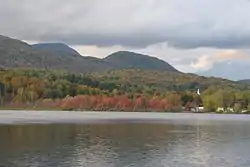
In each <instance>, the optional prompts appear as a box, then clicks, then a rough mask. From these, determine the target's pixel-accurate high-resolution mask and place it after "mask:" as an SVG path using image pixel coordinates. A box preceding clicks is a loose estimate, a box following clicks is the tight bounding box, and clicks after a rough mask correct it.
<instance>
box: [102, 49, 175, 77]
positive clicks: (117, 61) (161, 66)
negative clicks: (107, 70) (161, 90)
mask: <svg viewBox="0 0 250 167" xmlns="http://www.w3.org/2000/svg"><path fill="white" fill-rule="evenodd" d="M104 60H105V61H107V62H109V63H110V64H113V65H115V66H117V67H119V68H120V69H146V70H157V71H168V72H178V71H177V70H176V69H175V68H174V67H172V66H171V65H170V64H168V63H167V62H165V61H163V60H160V59H158V58H156V57H151V56H148V55H142V54H138V53H134V52H128V51H119V52H116V53H113V54H111V55H109V56H107V57H106V58H104Z"/></svg>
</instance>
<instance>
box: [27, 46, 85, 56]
mask: <svg viewBox="0 0 250 167" xmlns="http://www.w3.org/2000/svg"><path fill="white" fill-rule="evenodd" d="M32 47H33V48H36V49H43V50H48V51H52V52H55V53H58V54H65V55H68V56H80V54H79V53H78V52H77V51H76V50H74V49H73V48H71V47H69V46H68V45H66V44H63V43H39V44H34V45H32Z"/></svg>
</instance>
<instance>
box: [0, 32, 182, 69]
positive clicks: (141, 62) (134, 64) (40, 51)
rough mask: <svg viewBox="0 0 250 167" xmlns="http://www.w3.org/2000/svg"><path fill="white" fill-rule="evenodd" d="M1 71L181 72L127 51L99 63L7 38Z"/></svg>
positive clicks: (2, 42) (61, 47)
mask: <svg viewBox="0 0 250 167" xmlns="http://www.w3.org/2000/svg"><path fill="white" fill-rule="evenodd" d="M0 67H5V68H17V67H18V68H20V67H25V68H27V67H30V68H40V69H56V70H66V71H69V72H77V73H83V72H93V71H105V70H110V69H130V68H133V69H147V70H161V71H169V72H170V71H171V72H177V70H176V69H175V68H174V67H172V66H171V65H169V64H168V63H167V62H165V61H163V60H159V59H157V58H153V57H150V56H147V55H142V54H138V53H132V52H125V51H123V52H117V53H114V54H111V55H110V56H107V57H106V58H104V59H98V58H95V57H85V56H81V55H80V54H79V53H78V52H77V51H75V50H74V49H72V48H70V47H69V46H67V45H66V44H61V43H42V44H36V45H29V44H27V43H25V42H22V41H20V40H16V39H12V38H9V37H5V36H0Z"/></svg>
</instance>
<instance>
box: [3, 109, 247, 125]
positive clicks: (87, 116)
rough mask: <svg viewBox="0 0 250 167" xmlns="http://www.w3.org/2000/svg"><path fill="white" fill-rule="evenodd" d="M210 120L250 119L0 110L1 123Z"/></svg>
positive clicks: (244, 117)
mask: <svg viewBox="0 0 250 167" xmlns="http://www.w3.org/2000/svg"><path fill="white" fill-rule="evenodd" d="M210 121H215V122H217V121H224V122H230V121H248V122H249V121H250V115H243V114H212V113H204V114H195V113H153V112H98V111H89V112H74V111H60V113H59V112H58V111H21V110H20V111H13V110H12V111H11V110H0V125H4V124H12V125H16V124H90V123H94V124H98V123H170V122H171V123H178V124H183V123H184V124H188V123H194V122H197V123H206V122H210Z"/></svg>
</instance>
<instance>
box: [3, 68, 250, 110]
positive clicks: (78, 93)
mask: <svg viewBox="0 0 250 167" xmlns="http://www.w3.org/2000/svg"><path fill="white" fill-rule="evenodd" d="M41 78H42V80H41ZM198 88H200V89H201V94H202V95H201V97H199V96H197V94H196V93H195V92H196V90H197V89H198ZM201 98H202V99H201ZM238 101H241V102H244V103H240V104H238V103H237V102H238ZM200 103H203V105H204V106H205V107H206V109H207V110H209V111H210V110H211V111H214V110H215V109H217V107H221V106H226V107H231V106H234V105H236V103H237V106H236V107H238V108H239V105H240V107H241V108H242V109H246V108H249V109H250V86H248V85H246V84H240V83H238V82H233V81H229V80H223V79H219V78H205V77H200V76H197V75H192V74H190V75H189V74H181V73H172V72H159V71H149V70H138V69H126V70H111V71H108V72H94V73H85V74H73V73H66V72H62V71H50V70H35V69H33V70H32V69H29V70H20V69H19V70H4V69H2V70H0V106H1V105H2V106H12V107H13V106H14V107H17V108H21V107H23V106H32V107H39V106H40V107H41V108H43V109H44V108H46V107H47V108H48V109H51V108H57V107H58V108H59V109H67V110H68V109H77V110H116V111H117V110H119V111H120V110H123V111H124V110H126V111H148V110H153V111H174V110H177V109H178V111H180V110H181V107H182V106H190V105H194V106H195V105H197V104H200ZM20 105H21V107H20Z"/></svg>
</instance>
